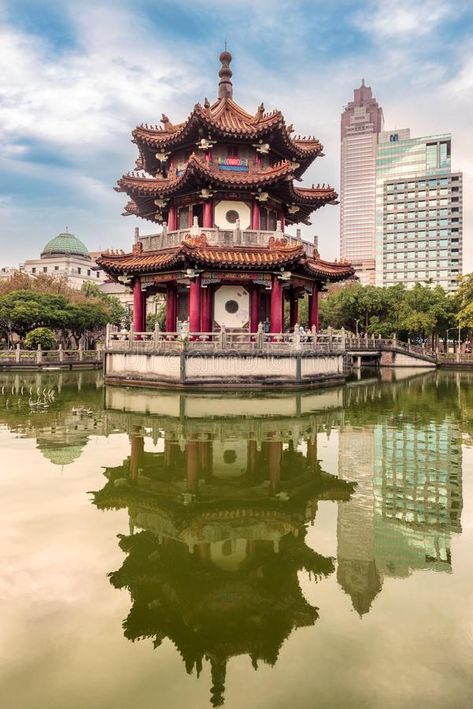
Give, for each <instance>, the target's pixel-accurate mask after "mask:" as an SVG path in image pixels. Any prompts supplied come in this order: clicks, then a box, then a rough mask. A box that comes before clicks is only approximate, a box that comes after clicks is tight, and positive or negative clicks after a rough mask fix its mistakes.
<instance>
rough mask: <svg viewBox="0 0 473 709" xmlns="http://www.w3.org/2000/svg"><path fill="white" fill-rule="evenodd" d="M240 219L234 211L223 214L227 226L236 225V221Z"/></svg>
mask: <svg viewBox="0 0 473 709" xmlns="http://www.w3.org/2000/svg"><path fill="white" fill-rule="evenodd" d="M239 218H240V215H239V214H238V212H237V210H236V209H229V210H228V212H227V213H226V214H225V219H226V220H227V222H228V223H229V224H236V220H237V219H239Z"/></svg>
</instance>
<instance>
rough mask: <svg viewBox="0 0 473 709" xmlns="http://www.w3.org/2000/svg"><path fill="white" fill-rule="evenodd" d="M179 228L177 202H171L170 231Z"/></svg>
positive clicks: (169, 212)
mask: <svg viewBox="0 0 473 709" xmlns="http://www.w3.org/2000/svg"><path fill="white" fill-rule="evenodd" d="M176 229H177V209H176V205H175V204H171V206H170V207H169V211H168V231H176Z"/></svg>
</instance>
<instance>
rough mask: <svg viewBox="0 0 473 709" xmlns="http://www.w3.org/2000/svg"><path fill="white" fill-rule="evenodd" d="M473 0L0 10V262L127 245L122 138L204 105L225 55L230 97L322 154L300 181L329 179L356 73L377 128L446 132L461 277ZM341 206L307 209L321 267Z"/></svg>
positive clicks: (469, 174) (472, 210) (100, 3)
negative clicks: (377, 114) (57, 247)
mask: <svg viewBox="0 0 473 709" xmlns="http://www.w3.org/2000/svg"><path fill="white" fill-rule="evenodd" d="M472 30H473V3H472V2H468V1H465V2H463V0H456V1H454V0H450V1H447V0H424V1H423V2H422V3H421V2H413V1H407V0H397V1H394V0H383V1H380V2H371V1H366V2H351V1H349V0H341V1H339V2H337V0H334V1H333V2H332V3H327V2H319V0H233V1H232V2H229V3H222V2H215V1H214V0H172V1H171V0H134V1H133V2H131V1H130V0H114V1H113V2H111V1H109V2H107V1H104V0H94V1H91V0H81V1H80V2H79V1H78V0H37V1H35V0H0V244H1V258H0V265H15V264H17V263H18V261H20V260H22V259H24V258H28V257H32V256H36V255H38V253H39V252H40V250H41V248H42V246H43V245H44V243H45V242H46V241H47V240H48V239H49V238H51V236H53V235H55V234H56V233H58V232H60V231H62V230H63V229H64V227H65V226H66V225H67V226H68V227H69V230H70V231H73V232H74V233H75V234H76V235H77V236H79V237H80V238H81V239H82V240H83V241H84V242H85V243H86V244H87V246H88V247H89V249H90V250H96V249H99V248H108V247H113V248H125V249H126V248H128V247H129V245H130V243H131V240H132V234H133V229H134V227H135V226H140V228H141V230H142V231H143V232H147V231H152V229H153V226H152V224H150V223H148V222H144V221H140V220H133V218H131V217H129V218H124V217H122V216H121V211H122V208H123V206H124V203H125V201H126V197H125V196H124V195H121V194H117V193H116V192H114V191H113V186H114V184H115V182H116V180H117V178H118V177H119V176H120V175H121V174H122V173H123V172H126V171H127V170H129V169H132V168H133V165H134V160H135V157H136V154H135V149H134V146H133V145H132V144H131V143H130V131H131V130H132V128H133V127H134V126H135V125H137V124H139V123H141V122H148V123H156V122H158V121H159V117H160V115H161V113H162V112H165V113H166V114H167V115H168V116H169V117H170V118H171V120H173V121H175V122H177V121H180V120H183V118H184V117H185V116H186V115H187V114H188V113H189V111H190V110H191V109H192V106H193V105H194V103H195V102H196V101H203V99H204V97H205V96H208V97H209V98H210V99H212V98H214V97H215V96H216V88H217V72H218V68H219V64H218V54H219V52H220V51H221V49H222V47H223V43H224V40H225V38H227V40H228V45H229V48H230V50H231V51H232V54H233V63H232V68H233V72H234V95H235V99H236V100H237V101H238V102H239V103H241V104H242V105H243V106H245V107H247V108H248V109H249V110H255V109H256V107H257V105H258V104H259V103H260V102H261V101H262V100H264V102H265V106H266V108H267V109H271V108H275V107H277V108H280V109H281V110H283V112H284V114H285V116H286V120H287V122H288V123H294V125H295V128H296V132H300V133H303V134H314V135H316V136H317V137H318V138H319V139H320V140H321V142H322V143H323V144H324V146H325V154H326V157H324V158H323V159H320V160H317V161H316V162H315V164H314V165H313V167H311V168H310V170H309V172H308V173H307V178H306V182H307V183H309V184H310V183H312V182H319V181H320V182H329V183H330V184H332V185H334V186H335V187H336V188H337V187H338V184H339V148H340V146H339V121H340V112H341V110H342V108H343V106H344V104H346V103H347V102H348V101H349V100H350V99H351V97H352V92H353V88H354V87H355V86H358V85H359V83H360V80H361V77H364V78H365V80H366V83H367V84H369V85H370V86H371V87H372V88H373V92H374V94H375V96H376V97H377V99H378V101H379V102H380V104H381V105H382V107H383V110H384V115H385V124H386V128H388V129H389V128H394V127H397V128H401V127H407V126H409V127H410V128H411V131H412V133H411V134H412V135H428V134H434V133H439V132H448V131H451V132H452V133H453V141H454V142H453V165H454V168H456V169H461V170H463V172H464V181H465V197H464V199H465V208H464V219H465V226H464V242H465V269H466V270H473V244H470V242H471V239H470V234H471V229H472V227H473V206H471V205H473V194H472V193H473V189H472V184H473V141H472V138H471V125H470V124H471V117H472V114H473V32H472ZM338 218H339V215H338V208H337V207H325V209H323V210H320V211H319V212H317V213H316V214H314V216H313V219H312V222H313V226H312V227H310V228H309V229H308V231H307V232H306V235H310V234H311V233H312V234H313V233H317V234H318V235H319V244H320V250H321V252H322V254H323V256H325V257H330V258H334V257H336V256H337V253H338Z"/></svg>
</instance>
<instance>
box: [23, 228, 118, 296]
mask: <svg viewBox="0 0 473 709" xmlns="http://www.w3.org/2000/svg"><path fill="white" fill-rule="evenodd" d="M96 255H98V254H94V253H90V252H89V250H88V249H87V247H86V245H85V244H84V243H83V242H82V241H81V240H80V239H78V238H77V236H75V234H70V233H69V231H68V230H67V229H66V231H65V232H62V233H61V234H58V235H57V236H55V237H54V238H53V239H50V240H49V241H48V242H47V244H46V245H45V246H44V248H43V249H42V251H41V255H40V257H39V258H36V259H28V260H27V261H25V262H24V263H23V264H21V265H20V270H21V271H24V272H25V273H28V274H30V275H32V276H35V275H39V274H40V273H46V274H48V275H49V276H57V277H64V276H66V278H67V282H68V284H69V285H70V286H71V288H77V289H80V288H81V287H82V284H83V283H84V282H85V281H92V282H94V283H97V284H100V283H103V282H104V281H105V280H106V274H105V273H104V271H103V270H102V269H101V268H98V267H97V264H96V263H95V256H96Z"/></svg>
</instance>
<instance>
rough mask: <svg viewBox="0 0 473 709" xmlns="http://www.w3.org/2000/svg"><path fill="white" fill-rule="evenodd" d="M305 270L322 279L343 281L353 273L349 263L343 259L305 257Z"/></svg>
mask: <svg viewBox="0 0 473 709" xmlns="http://www.w3.org/2000/svg"><path fill="white" fill-rule="evenodd" d="M305 270H306V272H307V273H308V274H309V275H312V276H316V277H317V278H320V279H321V280H323V281H332V282H333V281H345V280H346V279H347V278H351V277H352V276H353V275H354V274H355V269H354V268H353V266H352V265H351V264H350V263H345V262H343V261H323V260H322V259H307V262H306V263H305Z"/></svg>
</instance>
